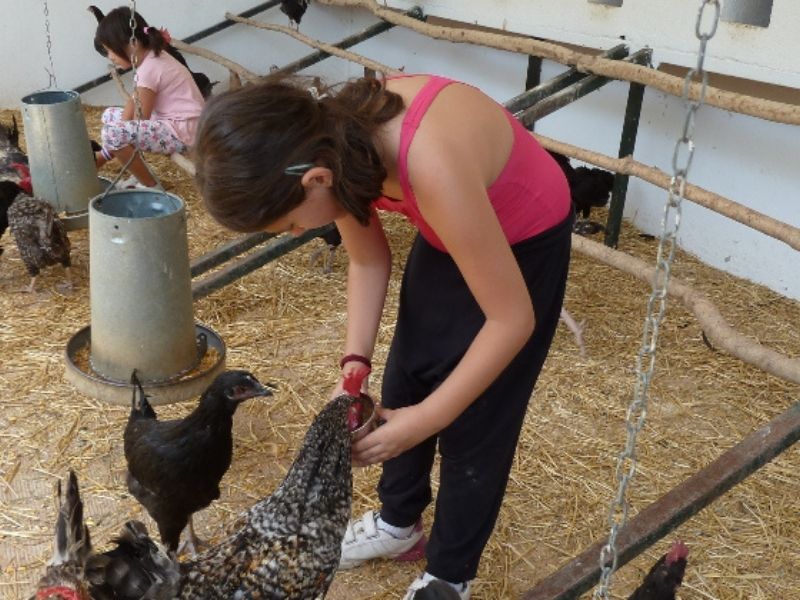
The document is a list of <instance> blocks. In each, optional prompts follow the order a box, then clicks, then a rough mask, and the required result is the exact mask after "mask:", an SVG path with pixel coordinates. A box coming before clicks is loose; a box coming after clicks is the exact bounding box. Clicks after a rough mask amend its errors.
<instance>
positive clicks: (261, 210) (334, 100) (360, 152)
mask: <svg viewBox="0 0 800 600" xmlns="http://www.w3.org/2000/svg"><path fill="white" fill-rule="evenodd" d="M314 83H317V84H318V82H314ZM403 107H404V105H403V99H402V97H401V96H399V95H398V94H395V93H393V92H390V91H388V90H387V89H386V86H385V82H384V81H383V80H379V79H375V78H362V79H356V80H352V81H349V82H346V83H343V84H339V85H337V86H334V87H331V88H327V89H319V86H318V85H317V86H313V89H312V83H311V81H310V80H309V79H308V78H303V77H285V76H273V77H270V78H267V79H266V80H265V81H264V82H263V83H259V84H252V85H247V86H245V87H242V88H239V89H237V90H231V91H228V92H226V93H224V94H220V95H218V96H215V97H214V98H212V99H211V100H210V101H209V102H208V103H207V104H206V107H205V109H204V110H203V113H202V115H201V117H200V123H199V125H198V130H197V137H196V140H195V145H194V148H193V154H194V162H195V166H196V169H197V175H196V182H197V184H198V186H199V188H200V192H201V194H202V196H203V199H204V201H205V204H206V207H207V208H208V210H209V212H210V213H211V215H212V216H213V217H214V218H215V219H216V220H217V221H219V222H220V223H221V224H222V225H224V226H226V227H228V228H229V229H233V230H235V231H241V232H253V231H260V230H263V229H264V228H265V227H267V226H268V225H269V224H270V223H272V222H274V221H276V220H277V219H279V218H281V217H282V216H283V215H285V214H286V213H288V212H289V211H290V210H292V209H294V208H295V207H297V206H298V205H300V203H302V202H303V200H304V198H305V192H304V189H303V187H302V184H301V177H298V176H297V175H300V174H302V173H296V172H294V171H295V169H296V168H297V166H298V165H300V166H303V165H317V166H324V167H327V168H329V169H330V170H331V171H332V173H333V184H332V190H331V191H332V193H333V195H334V196H335V197H336V199H337V200H338V202H339V203H340V204H341V205H342V206H343V207H344V208H345V209H346V210H347V211H348V212H349V213H351V214H352V215H353V216H355V218H356V219H357V220H358V221H359V222H360V223H361V224H362V225H366V224H367V223H369V220H370V216H371V214H372V209H371V204H372V202H373V201H374V200H376V199H377V198H379V197H380V196H381V195H382V188H383V182H384V180H385V179H386V175H387V172H386V168H385V167H384V165H383V162H382V160H381V156H380V154H379V153H378V149H377V147H376V146H375V142H374V136H375V134H376V132H377V130H378V128H379V127H380V126H381V125H382V124H384V123H386V122H387V121H389V120H390V119H392V118H393V117H394V116H396V115H397V114H399V113H400V112H401V111H402V110H403ZM287 169H289V171H288V172H287Z"/></svg>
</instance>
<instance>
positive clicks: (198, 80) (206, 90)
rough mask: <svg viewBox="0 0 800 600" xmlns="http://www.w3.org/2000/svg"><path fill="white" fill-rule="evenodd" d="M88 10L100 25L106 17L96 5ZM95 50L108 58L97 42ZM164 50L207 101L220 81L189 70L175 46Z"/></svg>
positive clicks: (143, 25) (168, 46)
mask: <svg viewBox="0 0 800 600" xmlns="http://www.w3.org/2000/svg"><path fill="white" fill-rule="evenodd" d="M88 10H89V12H90V13H92V14H93V15H94V18H95V19H97V22H98V23H99V22H100V21H102V20H103V18H104V17H105V15H104V14H103V11H102V10H100V9H99V8H97V7H96V6H94V5H91V6H89V8H88ZM137 14H138V13H137ZM139 25H140V26H142V27H146V26H147V23H139ZM94 49H95V50H96V51H97V53H98V54H99V55H100V56H102V57H103V58H106V51H105V48H103V47H102V46H101V45H100V44H98V43H97V41H95V42H94ZM164 50H166V51H167V52H168V53H169V55H170V56H172V58H174V59H175V60H177V61H178V62H179V63H181V64H182V65H183V66H184V67H186V69H187V70H188V71H189V73H191V74H192V79H194V82H195V84H196V85H197V89H199V90H200V93H201V94H202V95H203V98H206V99H207V98H208V97H209V96H211V92H212V91H213V88H214V86H215V85H217V83H219V82H218V81H213V82H212V81H211V80H210V79H209V78H208V75H206V74H205V73H199V72H196V71H192V70H191V69H190V68H189V65H188V64H187V62H186V59H185V58H184V56H183V54H181V52H180V51H179V50H178V49H177V48H176V47H175V46H173V45H172V44H170V43H167V45H166V47H165V48H164Z"/></svg>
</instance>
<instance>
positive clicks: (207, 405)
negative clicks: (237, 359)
mask: <svg viewBox="0 0 800 600" xmlns="http://www.w3.org/2000/svg"><path fill="white" fill-rule="evenodd" d="M131 383H132V384H133V400H132V405H131V412H130V416H129V417H128V424H127V426H126V427H125V433H124V436H123V439H124V447H125V459H126V461H127V463H128V474H127V484H128V490H129V491H130V493H131V494H133V496H134V497H135V498H136V499H137V500H138V501H139V502H140V503H141V504H142V505H143V506H144V507H145V508H146V509H147V512H148V513H149V514H150V516H151V517H152V518H153V520H154V521H155V522H156V524H157V525H158V531H159V533H160V535H161V541H162V542H163V543H164V544H165V545H166V546H167V548H168V549H169V550H170V551H177V550H178V545H179V542H180V536H181V532H182V531H183V530H184V528H186V526H187V525H188V528H189V532H188V537H189V539H188V543H187V546H188V549H189V550H190V551H191V552H192V554H195V553H196V551H197V550H196V549H197V546H198V545H199V543H200V541H199V540H198V539H197V536H196V535H195V533H194V525H193V523H192V514H193V513H195V512H197V511H199V510H201V509H203V508H205V507H207V506H208V505H210V504H211V503H212V502H213V501H214V500H216V499H217V498H219V495H220V491H219V483H220V481H221V480H222V477H223V475H225V472H226V471H227V470H228V467H230V465H231V458H232V455H233V437H232V435H231V429H232V427H233V415H234V413H235V412H236V409H237V407H238V406H239V404H240V403H241V402H243V401H244V400H247V399H248V398H254V397H256V396H269V395H271V394H272V392H271V391H270V390H268V389H267V388H265V387H264V386H263V385H261V384H260V383H259V382H258V380H256V378H255V377H254V376H253V375H252V374H250V373H248V372H247V371H225V372H224V373H221V374H220V375H218V376H217V377H216V379H215V380H214V381H213V382H212V383H211V385H210V386H209V387H208V389H207V390H206V391H205V392H203V395H202V396H201V398H200V402H199V404H198V405H197V407H196V408H195V409H194V410H193V411H192V412H191V413H190V414H189V415H188V416H186V417H184V418H183V419H176V420H172V421H159V420H157V418H156V413H155V411H154V410H153V407H152V406H151V405H150V403H149V402H148V401H147V396H146V395H145V393H144V389H143V388H142V385H141V383H140V382H139V379H138V377H137V375H136V371H134V372H133V374H132V376H131Z"/></svg>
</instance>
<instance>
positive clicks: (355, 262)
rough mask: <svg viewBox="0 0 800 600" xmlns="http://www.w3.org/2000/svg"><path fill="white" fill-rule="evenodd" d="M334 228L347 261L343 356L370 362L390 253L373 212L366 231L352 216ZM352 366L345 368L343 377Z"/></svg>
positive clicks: (346, 217)
mask: <svg viewBox="0 0 800 600" xmlns="http://www.w3.org/2000/svg"><path fill="white" fill-rule="evenodd" d="M336 226H337V227H338V228H339V233H341V235H342V243H343V244H344V247H345V249H346V250H347V255H348V258H349V265H348V268H347V334H346V339H345V347H344V354H359V355H361V356H365V357H367V358H370V359H371V358H372V352H373V350H374V349H375V340H376V338H377V335H378V326H379V324H380V320H381V314H382V313H383V304H384V300H385V299H386V290H387V287H388V282H389V274H390V272H391V267H392V256H391V251H390V250H389V244H388V242H387V241H386V236H385V234H384V231H383V226H382V225H381V222H380V219H379V217H378V215H377V213H376V212H375V211H374V210H373V214H372V218H371V219H370V222H369V225H367V226H366V227H365V226H363V225H361V224H360V223H359V222H358V221H357V220H356V219H355V218H354V217H353V216H352V215H347V216H345V217H343V218H341V219H338V220H337V221H336ZM356 365H357V363H353V364H350V365H345V367H344V369H343V374H345V373H347V372H348V371H349V370H351V369H352V368H353V367H354V366H356ZM337 390H338V386H337Z"/></svg>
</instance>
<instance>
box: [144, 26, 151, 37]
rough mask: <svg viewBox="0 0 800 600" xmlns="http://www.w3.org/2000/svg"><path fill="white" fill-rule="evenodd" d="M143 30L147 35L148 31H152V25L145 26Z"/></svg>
mask: <svg viewBox="0 0 800 600" xmlns="http://www.w3.org/2000/svg"><path fill="white" fill-rule="evenodd" d="M142 31H143V32H144V34H145V35H147V34H148V33H150V27H149V26H147V27H143V28H142Z"/></svg>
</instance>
